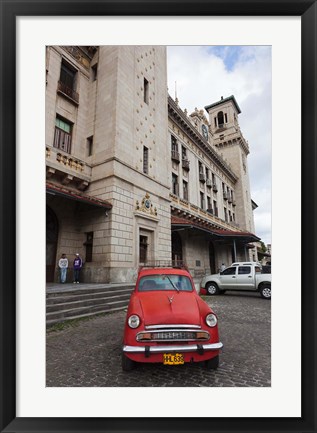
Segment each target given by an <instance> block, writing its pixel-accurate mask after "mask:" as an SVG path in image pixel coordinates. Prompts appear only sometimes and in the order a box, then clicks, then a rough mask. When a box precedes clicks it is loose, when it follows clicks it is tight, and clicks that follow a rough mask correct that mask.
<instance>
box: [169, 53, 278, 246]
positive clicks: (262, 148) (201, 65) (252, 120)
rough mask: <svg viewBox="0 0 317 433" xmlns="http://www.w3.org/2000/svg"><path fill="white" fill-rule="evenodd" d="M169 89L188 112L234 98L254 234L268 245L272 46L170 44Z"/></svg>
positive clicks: (269, 228)
mask: <svg viewBox="0 0 317 433" xmlns="http://www.w3.org/2000/svg"><path fill="white" fill-rule="evenodd" d="M167 56H168V63H167V64H168V88H169V93H170V95H171V96H172V97H173V98H175V82H176V90H177V97H178V99H179V105H180V106H181V108H182V109H185V108H186V109H187V110H188V112H189V113H191V112H192V111H194V109H195V108H196V107H197V108H198V109H201V108H203V107H205V106H206V105H209V104H211V103H213V102H216V101H218V100H220V98H221V96H223V97H224V98H225V97H227V96H230V95H234V96H235V98H236V100H237V103H238V105H239V106H240V108H241V114H240V115H239V123H240V127H241V130H242V133H243V135H244V137H245V139H246V140H247V141H248V143H249V148H250V155H249V156H248V161H249V174H250V184H251V185H250V186H251V194H252V199H253V200H254V201H255V202H256V203H257V205H258V206H259V207H258V208H257V209H256V210H255V211H254V219H255V227H256V234H257V236H259V237H260V238H261V239H262V240H263V241H264V242H265V243H271V99H272V98H271V81H272V79H271V48H270V47H266V46H245V47H235V48H233V47H224V48H223V49H222V47H217V48H216V49H213V48H212V47H207V46H203V47H200V46H173V47H168V48H167Z"/></svg>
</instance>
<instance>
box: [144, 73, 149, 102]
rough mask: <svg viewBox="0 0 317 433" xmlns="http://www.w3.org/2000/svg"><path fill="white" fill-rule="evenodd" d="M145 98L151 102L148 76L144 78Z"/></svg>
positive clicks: (145, 100)
mask: <svg viewBox="0 0 317 433" xmlns="http://www.w3.org/2000/svg"><path fill="white" fill-rule="evenodd" d="M143 99H144V102H145V103H146V104H148V103H149V82H148V80H147V79H146V78H144V83H143Z"/></svg>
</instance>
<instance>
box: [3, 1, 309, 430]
mask: <svg viewBox="0 0 317 433" xmlns="http://www.w3.org/2000/svg"><path fill="white" fill-rule="evenodd" d="M0 5H1V9H0V19H1V23H0V29H1V53H0V55H1V61H0V64H1V124H0V126H1V128H0V131H1V146H0V152H1V153H0V163H1V172H0V175H1V177H0V179H1V181H0V187H1V192H0V209H1V211H0V230H1V231H0V279H1V298H0V308H1V314H0V321H1V322H0V323H1V330H0V331H1V351H0V356H1V359H0V362H1V364H0V380H1V382H0V396H1V406H0V427H1V432H42V433H44V432H120V431H122V432H123V431H124V432H130V433H133V432H141V431H146V432H153V433H154V432H172V431H173V432H177V431H180V432H187V431H189V432H228V433H229V432H235V433H239V432H244V433H245V432H253V433H255V432H262V433H264V432H307V433H309V432H316V425H317V422H316V407H317V404H316V397H317V396H316V372H317V364H316V342H317V335H316V316H317V315H316V313H315V312H316V311H317V305H316V268H317V266H316V246H315V245H316V173H317V167H316V162H317V159H316V119H317V113H316V107H317V98H316V96H317V92H316V78H317V76H316V64H317V26H316V18H317V5H316V1H307V0H288V1H284V0H279V1H276V0H253V1H248V0H241V1H240V0H217V1H212V0H198V1H194V0H190V1H186V0H185V1H181V0H169V1H164V0H161V1H160V0H156V1H140V0H139V1H133V0H132V1H129V0H125V1H123V0H113V1H107V0H100V1H98V0H92V1H89V0H88V1H87V0H86V1H72V0H67V1H53V0H50V1H45V0H43V1H37V0H33V1H31V0H25V1H23V0H20V1H15V0H0ZM98 15H105V16H107V15H109V16H111V15H113V16H114V15H118V16H119V15H125V16H151V15H162V16H186V15H188V16H199V15H203V16H208V15H210V16H264V15H265V16H300V17H301V25H302V27H301V28H302V30H301V37H302V42H301V44H302V59H301V62H302V64H301V72H302V85H301V91H302V98H301V103H302V118H301V121H302V124H301V125H302V136H301V138H302V151H301V156H302V161H301V167H302V178H301V182H302V186H301V193H302V202H301V208H302V213H301V217H302V228H301V248H302V262H301V269H302V272H301V276H302V277H301V282H302V287H301V288H300V287H299V288H298V290H301V295H302V298H301V301H302V302H301V309H302V311H301V313H302V348H301V350H302V416H301V417H300V418H184V419H180V418H40V417H38V418H18V417H17V416H16V397H17V396H16V346H15V343H16V266H15V263H16V241H17V237H16V192H15V191H16V175H17V173H16V147H15V139H16V118H15V116H16V102H15V101H16V82H15V79H16V76H15V71H16V17H18V16H98ZM268 31H269V29H268ZM285 43H287V41H286V42H285ZM290 91H291V88H290ZM286 151H287V150H286ZM292 205H294V204H290V210H289V216H290V218H291V206H292ZM296 205H299V204H298V203H297V204H296ZM290 236H292V233H291V224H290ZM277 266H278V265H277ZM292 266H293V264H291V263H290V268H289V269H288V270H286V271H285V286H284V287H281V288H279V290H283V291H284V292H285V302H287V285H288V284H290V283H291V280H290V278H289V275H288V274H290V273H291V272H292ZM28 289H31V288H28ZM294 347H296V342H294ZM292 350H294V348H290V359H289V361H290V362H291V353H292ZM297 350H298V348H297ZM290 380H292V378H291V377H290ZM155 403H156V402H155ZM197 404H202V402H201V403H199V402H197ZM204 404H206V402H205V403H204ZM282 404H283V402H281V405H282Z"/></svg>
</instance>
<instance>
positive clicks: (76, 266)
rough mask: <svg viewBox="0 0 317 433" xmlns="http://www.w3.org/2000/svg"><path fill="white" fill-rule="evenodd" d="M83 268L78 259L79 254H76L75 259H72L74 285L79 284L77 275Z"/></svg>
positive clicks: (81, 262) (80, 260)
mask: <svg viewBox="0 0 317 433" xmlns="http://www.w3.org/2000/svg"><path fill="white" fill-rule="evenodd" d="M82 266H83V261H82V259H81V258H80V256H79V254H78V253H76V255H75V259H74V263H73V268H74V284H75V283H77V284H78V283H79V274H80V270H81V268H82Z"/></svg>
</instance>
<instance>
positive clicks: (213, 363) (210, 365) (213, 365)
mask: <svg viewBox="0 0 317 433" xmlns="http://www.w3.org/2000/svg"><path fill="white" fill-rule="evenodd" d="M218 366H219V355H217V356H215V357H214V358H211V359H207V361H205V367H206V368H207V370H217V368H218Z"/></svg>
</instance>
